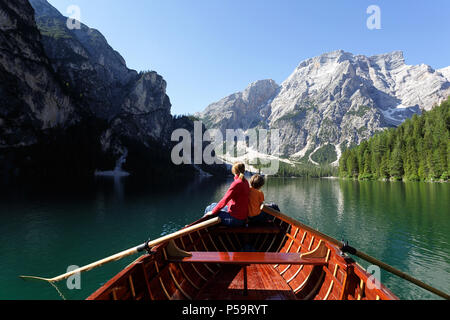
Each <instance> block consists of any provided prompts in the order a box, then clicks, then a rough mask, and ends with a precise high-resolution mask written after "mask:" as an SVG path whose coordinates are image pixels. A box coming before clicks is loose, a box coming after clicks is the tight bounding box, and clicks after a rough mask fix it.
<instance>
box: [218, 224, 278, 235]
mask: <svg viewBox="0 0 450 320" xmlns="http://www.w3.org/2000/svg"><path fill="white" fill-rule="evenodd" d="M215 232H218V233H246V234H258V233H260V234H261V233H262V234H278V233H280V232H281V229H280V228H279V227H277V226H275V225H272V224H269V225H256V226H249V227H231V228H230V227H225V226H220V227H218V228H217V229H215Z"/></svg>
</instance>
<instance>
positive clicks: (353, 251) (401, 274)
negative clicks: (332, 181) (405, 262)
mask: <svg viewBox="0 0 450 320" xmlns="http://www.w3.org/2000/svg"><path fill="white" fill-rule="evenodd" d="M261 210H262V211H264V212H266V213H268V214H270V215H272V216H274V217H276V218H279V219H281V220H283V221H284V222H287V223H289V224H294V225H297V226H299V227H301V228H303V229H305V230H307V231H310V232H312V233H316V234H317V235H319V236H320V237H321V238H323V239H325V240H326V241H328V242H331V243H333V244H334V245H336V246H338V247H339V248H340V249H341V250H342V251H343V252H347V253H350V254H352V255H355V256H357V257H360V258H361V259H364V260H366V261H368V262H370V263H372V264H374V265H377V266H379V267H381V268H383V269H384V270H386V271H388V272H390V273H392V274H395V275H396V276H399V277H400V278H403V279H405V280H407V281H409V282H412V283H414V284H415V285H417V286H419V287H421V288H423V289H425V290H428V291H430V292H432V293H434V294H436V295H438V296H440V297H442V298H445V299H447V300H450V295H448V294H447V293H445V292H442V291H440V290H439V289H436V288H433V287H432V286H430V285H428V284H426V283H424V282H422V281H420V280H418V279H416V278H413V277H411V276H410V275H408V274H406V273H404V272H402V271H400V270H398V269H395V268H394V267H392V266H390V265H388V264H386V263H384V262H382V261H380V260H378V259H375V258H374V257H371V256H369V255H368V254H366V253H364V252H361V251H358V250H356V249H355V248H352V247H350V246H348V245H345V244H343V243H342V242H341V241H338V240H336V239H334V238H332V237H330V236H327V235H326V234H323V233H321V232H320V231H317V230H315V229H313V228H311V227H309V226H307V225H304V224H303V223H301V222H299V221H297V220H295V219H293V218H291V217H289V216H287V215H285V214H283V213H281V212H279V211H276V210H274V209H272V208H270V207H267V206H265V205H263V206H261Z"/></svg>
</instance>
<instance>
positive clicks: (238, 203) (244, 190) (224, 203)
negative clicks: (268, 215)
mask: <svg viewBox="0 0 450 320" xmlns="http://www.w3.org/2000/svg"><path fill="white" fill-rule="evenodd" d="M231 172H232V173H233V174H234V182H233V183H232V184H231V186H230V188H229V189H228V191H227V193H226V194H225V196H224V197H223V198H222V200H221V201H220V202H219V203H217V204H216V203H213V204H212V205H210V206H209V207H207V208H206V210H205V212H206V214H205V216H208V215H213V216H214V215H217V216H219V217H220V219H221V220H222V224H223V225H226V226H229V227H242V226H244V225H245V224H246V222H247V217H248V195H249V190H250V186H249V184H248V181H247V180H246V179H245V176H244V174H245V164H243V163H242V162H237V163H235V164H234V165H233V167H232V168H231Z"/></svg>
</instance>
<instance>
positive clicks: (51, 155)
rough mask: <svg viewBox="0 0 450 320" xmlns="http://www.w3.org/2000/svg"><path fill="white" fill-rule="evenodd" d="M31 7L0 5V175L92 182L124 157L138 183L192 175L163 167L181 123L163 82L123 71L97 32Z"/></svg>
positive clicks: (21, 2)
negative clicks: (78, 178) (88, 179)
mask: <svg viewBox="0 0 450 320" xmlns="http://www.w3.org/2000/svg"><path fill="white" fill-rule="evenodd" d="M30 3H31V5H30ZM30 3H29V2H28V1H27V0H4V1H1V2H0V39H1V42H0V80H1V81H0V148H1V149H2V152H1V154H0V176H2V175H11V174H13V175H17V176H21V175H23V176H59V177H63V176H93V173H94V172H95V171H96V170H112V169H113V168H114V166H115V163H116V161H117V159H119V158H120V157H121V156H122V155H124V154H127V155H128V156H127V160H126V163H125V164H124V166H123V169H124V170H126V171H128V172H130V173H132V174H136V175H139V176H147V177H153V178H158V177H161V178H164V179H166V180H167V179H168V176H170V177H175V176H186V177H191V176H192V175H193V174H195V172H196V169H195V168H194V167H192V166H181V167H175V166H174V165H173V164H172V162H171V159H170V148H171V146H172V145H171V142H170V140H171V139H170V136H171V132H172V131H173V129H174V126H175V124H176V123H178V124H179V123H180V120H179V119H178V121H175V120H174V119H173V117H172V115H171V112H170V111H171V103H170V99H169V97H168V96H167V95H166V86H167V84H166V82H165V81H164V79H163V78H162V77H161V76H160V75H158V74H157V73H156V72H153V71H152V72H141V73H138V72H136V71H135V70H130V69H128V68H127V66H126V63H125V60H124V59H123V58H122V57H121V56H120V54H119V53H118V52H116V51H114V50H113V49H112V48H111V47H110V46H109V44H108V43H107V41H106V39H105V38H104V37H103V35H102V34H101V33H100V32H98V31H97V30H94V29H91V28H89V27H88V26H86V25H83V24H81V28H80V29H73V30H71V29H69V28H68V27H67V18H65V17H64V16H63V15H61V14H60V13H59V12H58V10H56V9H55V8H53V7H52V6H51V5H50V4H49V3H48V2H47V1H45V0H31V1H30ZM33 8H34V10H33ZM182 122H183V125H185V126H190V125H192V121H190V120H189V119H188V118H186V119H183V121H182ZM187 122H188V123H187Z"/></svg>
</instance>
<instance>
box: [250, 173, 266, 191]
mask: <svg viewBox="0 0 450 320" xmlns="http://www.w3.org/2000/svg"><path fill="white" fill-rule="evenodd" d="M265 182H266V181H265V180H264V177H263V176H260V175H259V174H255V175H254V176H253V177H252V178H251V179H250V185H251V186H252V188H254V189H261V188H262V186H263V185H264V183H265Z"/></svg>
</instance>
